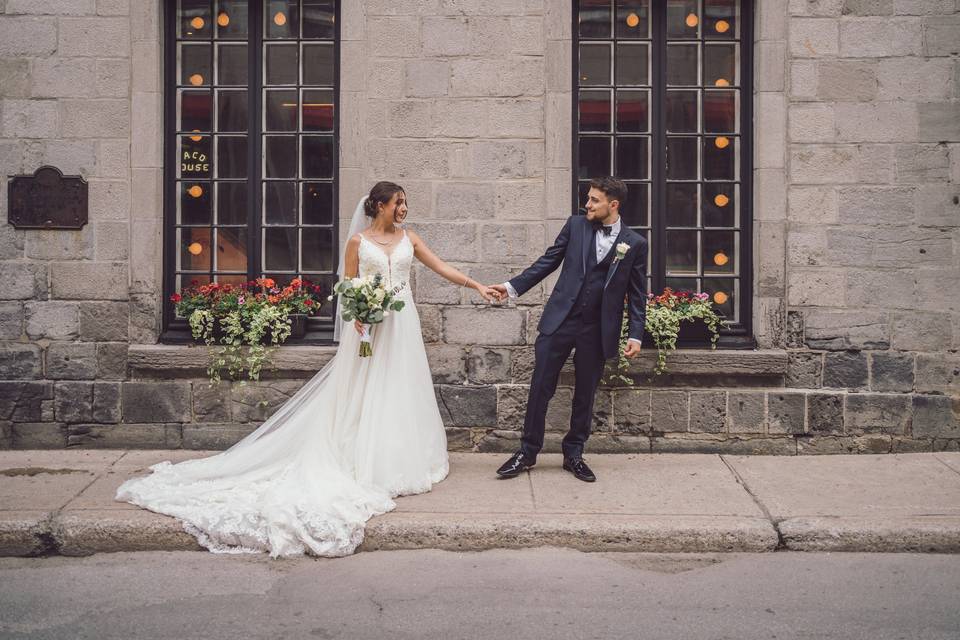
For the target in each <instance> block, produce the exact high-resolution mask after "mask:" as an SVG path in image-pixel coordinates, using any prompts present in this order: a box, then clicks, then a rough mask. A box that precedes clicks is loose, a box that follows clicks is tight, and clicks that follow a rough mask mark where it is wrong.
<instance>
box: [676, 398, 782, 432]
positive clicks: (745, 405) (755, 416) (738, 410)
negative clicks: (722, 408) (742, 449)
mask: <svg viewBox="0 0 960 640" xmlns="http://www.w3.org/2000/svg"><path fill="white" fill-rule="evenodd" d="M691 413H692V410H691ZM766 424H767V410H766V400H765V398H764V394H763V393H762V392H759V391H755V392H754V391H731V392H730V397H729V400H728V407H727V426H728V429H729V431H730V433H764V432H765V431H766Z"/></svg>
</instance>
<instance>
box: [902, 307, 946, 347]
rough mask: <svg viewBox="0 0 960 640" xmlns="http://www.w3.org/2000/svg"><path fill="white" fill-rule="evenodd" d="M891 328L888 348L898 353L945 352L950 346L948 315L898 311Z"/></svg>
mask: <svg viewBox="0 0 960 640" xmlns="http://www.w3.org/2000/svg"><path fill="white" fill-rule="evenodd" d="M891 326H892V334H893V336H892V338H891V342H890V346H891V348H893V349H897V350H898V351H941V350H942V351H945V350H947V349H949V348H950V346H951V342H952V341H951V331H952V330H951V322H950V314H949V313H931V312H927V311H898V312H896V313H894V314H893V320H892V323H891Z"/></svg>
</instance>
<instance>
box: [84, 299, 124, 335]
mask: <svg viewBox="0 0 960 640" xmlns="http://www.w3.org/2000/svg"><path fill="white" fill-rule="evenodd" d="M129 323H130V305H129V303H127V302H81V303H80V339H81V340H84V341H87V342H105V341H125V340H127V336H128V328H129Z"/></svg>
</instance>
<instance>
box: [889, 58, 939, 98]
mask: <svg viewBox="0 0 960 640" xmlns="http://www.w3.org/2000/svg"><path fill="white" fill-rule="evenodd" d="M951 71H952V69H951V66H950V60H949V59H945V58H882V59H880V60H879V62H878V68H877V80H878V83H879V87H878V88H879V90H878V92H877V98H878V99H880V100H907V101H910V102H930V101H937V100H947V99H949V98H950V74H951Z"/></svg>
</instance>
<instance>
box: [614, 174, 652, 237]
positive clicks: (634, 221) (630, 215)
mask: <svg viewBox="0 0 960 640" xmlns="http://www.w3.org/2000/svg"><path fill="white" fill-rule="evenodd" d="M648 197H649V187H648V185H646V184H643V183H640V182H628V183H627V201H626V203H624V204H622V205H621V206H620V215H621V216H622V217H623V221H624V224H626V225H627V226H628V227H646V226H649V225H650V219H649V218H650V216H649V214H648V212H649V210H650V207H649V203H648Z"/></svg>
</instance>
